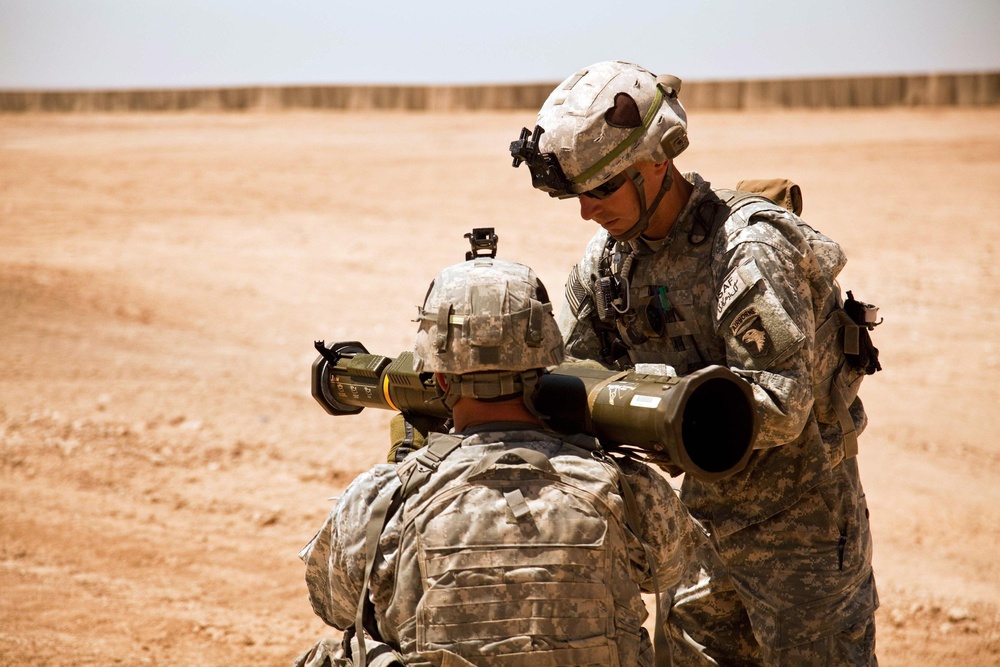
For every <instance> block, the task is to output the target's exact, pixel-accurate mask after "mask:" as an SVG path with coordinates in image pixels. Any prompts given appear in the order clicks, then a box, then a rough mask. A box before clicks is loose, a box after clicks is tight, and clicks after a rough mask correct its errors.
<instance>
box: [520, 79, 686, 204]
mask: <svg viewBox="0 0 1000 667" xmlns="http://www.w3.org/2000/svg"><path fill="white" fill-rule="evenodd" d="M679 88H680V81H679V80H678V79H676V78H674V77H660V80H659V81H658V79H657V77H656V76H655V75H654V74H653V73H652V72H649V71H648V70H646V69H644V68H642V67H639V66H638V65H634V64H632V63H626V62H622V61H608V62H601V63H597V64H594V65H591V66H590V67H587V68H584V69H582V70H580V71H578V72H576V73H575V74H573V75H572V76H571V77H569V78H568V79H566V80H565V81H563V82H562V83H561V84H559V86H558V87H557V88H556V89H555V90H553V91H552V93H551V94H550V95H549V97H548V99H546V100H545V103H544V104H543V105H542V108H541V109H540V110H539V112H538V118H537V120H536V123H537V125H538V126H539V127H541V128H542V129H543V130H544V132H543V133H542V134H541V137H540V139H539V150H540V152H542V153H552V154H553V155H555V157H556V159H557V160H558V162H559V165H560V166H561V167H562V171H563V173H564V174H565V175H566V178H567V179H568V180H569V181H570V183H571V184H572V185H571V187H570V190H571V191H572V193H574V194H581V193H583V192H586V191H587V190H591V189H593V188H595V187H597V186H598V185H601V184H602V183H604V182H605V181H607V180H609V179H610V178H612V177H613V176H615V175H616V174H619V173H621V172H622V171H624V170H625V169H626V168H628V167H630V166H631V165H633V164H635V163H636V162H640V161H649V162H653V163H660V162H664V161H666V160H668V159H670V158H673V157H676V156H677V155H678V154H679V153H680V152H681V151H683V150H684V149H685V148H686V147H687V133H686V130H687V114H686V113H685V112H684V107H683V106H681V103H680V102H679V101H678V99H677V90H679Z"/></svg>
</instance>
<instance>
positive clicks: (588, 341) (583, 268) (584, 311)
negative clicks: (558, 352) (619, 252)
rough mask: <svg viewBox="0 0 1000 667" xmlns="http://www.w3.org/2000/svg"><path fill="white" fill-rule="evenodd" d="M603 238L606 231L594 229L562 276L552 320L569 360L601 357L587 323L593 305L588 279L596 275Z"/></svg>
mask: <svg viewBox="0 0 1000 667" xmlns="http://www.w3.org/2000/svg"><path fill="white" fill-rule="evenodd" d="M607 239H608V235H607V232H604V231H603V230H602V231H600V232H598V233H597V234H596V235H595V236H594V237H593V238H592V239H591V240H590V242H589V243H588V244H587V248H586V250H585V251H584V256H583V259H581V260H580V262H579V263H578V264H577V265H576V266H574V267H573V268H572V269H571V270H570V272H569V275H568V277H567V278H566V289H565V290H564V292H563V299H562V304H561V306H560V308H559V312H558V314H557V317H556V321H557V322H558V323H559V331H560V332H561V333H562V337H563V341H564V342H565V343H566V355H567V356H568V357H570V358H571V359H600V358H601V344H600V341H599V340H598V337H597V333H596V332H595V331H594V327H593V325H592V324H591V316H592V315H593V314H594V308H595V306H594V294H593V291H592V280H593V277H595V276H597V274H598V271H597V269H598V264H599V262H600V258H601V253H602V251H603V249H604V245H605V243H606V242H607Z"/></svg>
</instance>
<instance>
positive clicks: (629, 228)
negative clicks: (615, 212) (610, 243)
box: [601, 218, 637, 241]
mask: <svg viewBox="0 0 1000 667" xmlns="http://www.w3.org/2000/svg"><path fill="white" fill-rule="evenodd" d="M636 226H637V223H633V224H631V225H625V224H623V223H622V220H621V218H617V219H615V220H612V221H611V222H609V223H607V224H602V225H601V227H603V228H604V231H606V232H607V233H608V234H610V235H611V238H613V239H614V240H616V241H631V240H632V239H634V238H635V237H636V236H637V234H636V231H635V228H636Z"/></svg>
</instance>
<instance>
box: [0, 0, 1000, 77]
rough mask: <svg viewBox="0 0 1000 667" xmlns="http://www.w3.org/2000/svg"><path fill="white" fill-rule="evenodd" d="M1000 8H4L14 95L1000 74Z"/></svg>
mask: <svg viewBox="0 0 1000 667" xmlns="http://www.w3.org/2000/svg"><path fill="white" fill-rule="evenodd" d="M998 32H1000V0H867V1H864V0H771V1H766V2H765V1H761V2H754V1H753V0H653V1H650V0H631V1H629V0H602V1H600V2H598V1H594V0H560V1H558V2H554V1H550V0H495V1H494V2H480V1H477V0H437V1H431V0H424V1H423V2H421V1H419V0H409V1H402V0H401V1H396V0H392V1H388V0H367V1H365V0H358V1H355V2H344V1H343V0H285V1H282V2H279V1H277V0H0V88H8V89H10V88H134V87H198V86H227V85H256V84H268V85H270V84H324V83H415V84H419V83H441V84H448V83H493V82H507V83H518V82H549V81H557V80H561V79H563V78H565V77H566V76H568V75H569V74H571V73H572V72H573V71H574V70H576V69H578V68H580V67H583V66H585V65H589V64H591V63H593V62H597V61H600V60H610V59H621V60H630V61H633V62H637V63H639V64H641V65H644V66H646V67H647V68H649V69H651V70H653V71H655V72H657V73H673V74H676V75H677V76H680V77H681V78H683V79H688V80H706V79H727V78H760V77H766V78H773V77H794V76H830V75H833V76H836V75H846V74H899V73H921V72H964V71H998V70H1000V38H998V36H997V33H998Z"/></svg>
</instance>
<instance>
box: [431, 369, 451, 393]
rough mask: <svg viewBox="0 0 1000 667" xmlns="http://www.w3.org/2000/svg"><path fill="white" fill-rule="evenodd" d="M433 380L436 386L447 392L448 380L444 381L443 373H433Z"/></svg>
mask: <svg viewBox="0 0 1000 667" xmlns="http://www.w3.org/2000/svg"><path fill="white" fill-rule="evenodd" d="M434 380H435V381H436V382H437V383H438V386H439V387H441V388H442V389H444V390H445V391H448V380H446V379H445V377H444V373H435V374H434Z"/></svg>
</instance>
